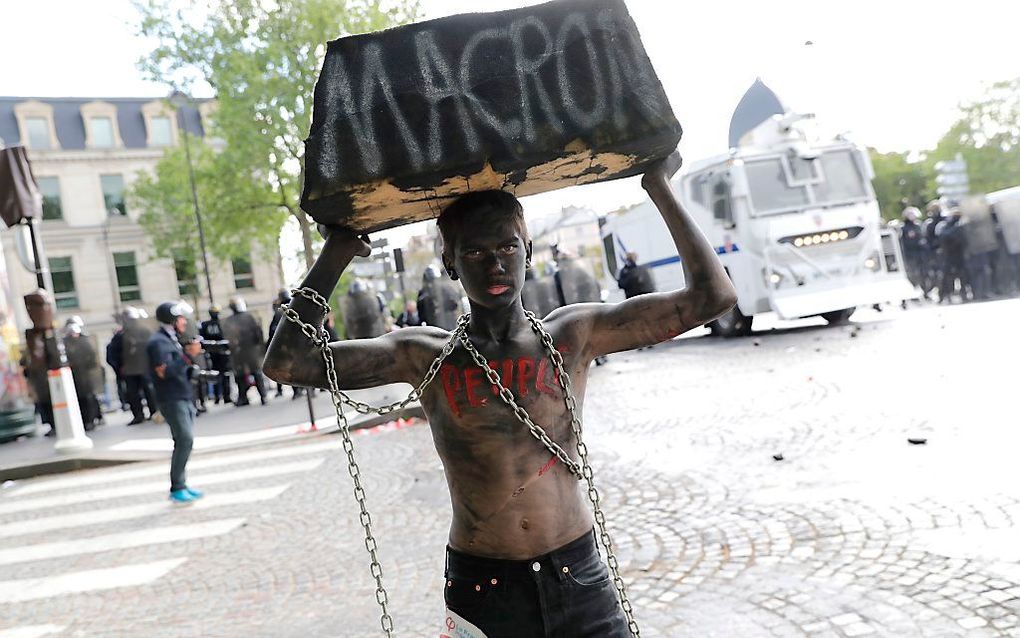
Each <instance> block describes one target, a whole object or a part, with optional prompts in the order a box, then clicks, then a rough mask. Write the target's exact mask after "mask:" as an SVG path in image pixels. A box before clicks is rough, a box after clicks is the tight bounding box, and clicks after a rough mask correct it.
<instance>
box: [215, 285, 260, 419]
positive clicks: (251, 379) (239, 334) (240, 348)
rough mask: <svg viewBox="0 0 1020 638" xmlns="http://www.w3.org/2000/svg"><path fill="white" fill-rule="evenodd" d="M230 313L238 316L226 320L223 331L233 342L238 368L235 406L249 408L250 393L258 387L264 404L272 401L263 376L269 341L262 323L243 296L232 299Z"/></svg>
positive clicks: (231, 348)
mask: <svg viewBox="0 0 1020 638" xmlns="http://www.w3.org/2000/svg"><path fill="white" fill-rule="evenodd" d="M230 310H231V311H232V312H233V313H234V314H232V315H230V316H229V317H227V318H226V319H225V320H224V321H223V332H224V334H225V335H226V337H227V340H229V341H230V359H231V362H232V363H233V366H234V379H236V381H237V401H236V402H235V405H237V406H239V407H242V406H246V405H249V401H248V390H250V389H251V388H252V386H254V387H255V389H256V390H257V391H258V393H259V399H260V400H261V401H262V405H266V404H267V403H268V402H269V401H268V399H267V398H266V384H265V379H264V377H263V376H262V359H263V357H265V354H266V341H265V337H264V336H263V334H262V327H261V326H259V323H258V320H256V319H255V317H253V316H252V315H251V314H250V313H249V312H248V306H247V304H246V303H245V301H244V299H243V298H242V297H239V296H238V297H233V298H232V299H231V300H230Z"/></svg>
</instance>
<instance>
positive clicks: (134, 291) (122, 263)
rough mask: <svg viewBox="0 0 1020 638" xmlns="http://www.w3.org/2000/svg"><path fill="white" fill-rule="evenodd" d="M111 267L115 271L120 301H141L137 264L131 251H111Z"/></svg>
mask: <svg viewBox="0 0 1020 638" xmlns="http://www.w3.org/2000/svg"><path fill="white" fill-rule="evenodd" d="M113 267H114V270H116V271H117V292H118V294H120V300H121V301H141V299H142V289H141V288H140V287H139V286H138V264H137V263H136V262H135V254H134V253H133V252H126V253H113Z"/></svg>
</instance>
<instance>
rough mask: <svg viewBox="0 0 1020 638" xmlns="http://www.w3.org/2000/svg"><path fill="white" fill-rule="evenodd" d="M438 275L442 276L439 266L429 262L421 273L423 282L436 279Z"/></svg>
mask: <svg viewBox="0 0 1020 638" xmlns="http://www.w3.org/2000/svg"><path fill="white" fill-rule="evenodd" d="M440 277H442V273H441V272H440V270H439V266H437V265H435V264H429V265H428V266H426V267H425V272H424V273H423V274H422V280H424V282H425V283H429V282H432V281H436V280H437V279H439V278H440Z"/></svg>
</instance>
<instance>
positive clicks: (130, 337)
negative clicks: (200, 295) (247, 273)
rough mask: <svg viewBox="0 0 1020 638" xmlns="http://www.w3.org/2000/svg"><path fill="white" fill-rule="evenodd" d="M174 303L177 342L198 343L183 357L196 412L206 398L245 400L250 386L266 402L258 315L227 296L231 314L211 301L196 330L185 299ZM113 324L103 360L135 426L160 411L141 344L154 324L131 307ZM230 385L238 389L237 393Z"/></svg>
mask: <svg viewBox="0 0 1020 638" xmlns="http://www.w3.org/2000/svg"><path fill="white" fill-rule="evenodd" d="M167 303H171V302H167ZM175 303H177V305H176V306H174V307H175V308H176V309H178V310H180V311H181V312H182V313H183V315H182V316H184V317H185V324H184V329H183V331H182V332H181V333H180V336H179V341H181V342H182V343H185V344H187V343H198V344H199V345H200V348H199V349H198V351H197V352H196V353H195V354H194V355H193V356H191V355H187V356H186V357H185V358H186V360H187V363H188V383H189V385H190V387H191V388H192V402H193V404H194V407H195V411H196V413H199V414H201V413H203V412H205V411H206V407H205V404H206V402H207V401H208V400H210V399H212V400H213V402H214V403H221V402H223V403H233V404H235V405H237V406H246V405H249V404H250V402H249V396H248V395H249V394H250V391H251V389H252V388H254V389H255V390H256V393H257V394H258V397H259V400H260V401H261V402H262V404H263V405H265V404H266V403H268V394H267V391H266V383H265V379H264V377H263V375H262V358H263V356H264V355H265V348H266V338H265V336H264V335H263V332H262V328H261V326H260V325H259V322H258V320H257V319H256V318H255V317H254V316H252V315H251V313H249V312H248V310H247V306H246V305H245V302H244V300H243V299H242V298H240V297H235V298H233V299H231V300H230V311H231V314H230V316H228V317H222V316H221V312H220V309H219V307H217V306H212V307H211V308H210V309H209V317H208V318H207V319H206V320H204V321H202V322H201V324H200V325H198V327H197V329H196V327H195V325H194V322H193V321H192V320H191V315H192V314H193V311H192V309H191V307H190V306H189V305H188V304H187V303H185V302H175ZM162 307H163V305H162V304H161V305H160V306H159V307H157V313H156V317H155V318H156V320H157V322H158V323H159V324H165V323H166V322H165V321H164V319H167V318H169V315H165V314H164V316H163V317H162V318H161V317H160V314H159V308H162ZM117 323H118V328H117V331H116V332H115V333H114V335H113V338H112V339H111V340H110V343H109V344H108V345H107V347H106V362H107V364H108V365H109V366H110V367H111V368H112V369H113V372H114V375H115V376H116V380H117V394H118V397H119V399H120V403H121V408H122V409H124V410H130V411H131V417H132V418H131V421H129V422H128V425H138V424H140V423H143V422H145V421H146V420H149V419H152V418H153V417H154V416H155V415H156V414H157V413H158V412H159V411H160V410H159V405H158V403H159V398H158V396H157V395H156V393H155V392H154V381H153V373H152V371H151V369H150V368H151V361H150V357H149V353H148V351H147V349H146V348H147V346H148V344H149V341H150V339H151V338H152V336H153V335H154V334H158V329H159V326H156V325H153V323H152V322H151V321H150V319H149V315H148V313H147V312H146V311H145V310H143V309H141V308H136V307H127V308H124V309H123V310H122V311H121V312H120V314H119V315H118V317H117ZM72 372H74V370H73V368H72ZM77 376H78V375H77V374H75V377H76V378H77ZM234 386H236V388H237V389H236V395H235V394H234V388H233V387H234ZM164 416H165V415H164Z"/></svg>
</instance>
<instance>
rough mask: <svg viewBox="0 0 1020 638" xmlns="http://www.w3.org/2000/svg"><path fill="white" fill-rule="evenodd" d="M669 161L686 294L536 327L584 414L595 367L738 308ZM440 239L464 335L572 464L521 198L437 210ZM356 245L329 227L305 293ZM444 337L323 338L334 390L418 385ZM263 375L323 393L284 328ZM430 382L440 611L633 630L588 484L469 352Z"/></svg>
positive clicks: (320, 284)
mask: <svg viewBox="0 0 1020 638" xmlns="http://www.w3.org/2000/svg"><path fill="white" fill-rule="evenodd" d="M677 167H679V156H678V155H676V154H674V155H673V156H672V157H671V158H669V159H667V160H664V161H662V162H659V163H657V164H656V165H655V166H653V167H652V168H650V169H649V170H648V171H647V172H646V173H645V175H644V177H643V180H642V186H643V187H644V188H645V190H646V191H647V192H648V194H649V195H650V196H651V198H652V201H653V202H655V205H656V206H657V207H658V209H659V211H660V212H661V213H662V217H663V219H664V220H665V222H666V225H667V227H668V228H669V231H670V233H671V234H672V237H673V240H674V241H675V242H676V246H677V250H678V251H679V253H680V255H682V256H683V265H684V268H685V275H686V281H687V282H688V283H687V287H686V288H685V289H684V290H679V291H673V292H662V293H653V294H647V295H641V296H639V297H635V298H633V299H629V300H627V301H625V302H623V303H619V304H599V303H588V304H575V305H570V306H565V307H563V308H559V309H557V310H555V311H553V312H552V313H550V314H549V316H548V317H546V318H545V319H544V321H543V323H544V325H545V328H546V330H547V331H548V332H549V334H550V335H551V336H552V338H553V341H554V343H555V346H556V349H557V350H559V352H560V353H562V358H563V367H564V370H565V371H566V372H567V374H569V376H570V379H571V380H572V387H573V391H574V394H575V397H576V399H577V404H578V409H579V410H580V407H581V405H582V403H583V399H584V390H585V386H586V382H587V374H588V368H589V364H590V363H591V362H592V361H593V360H594V359H595V357H597V356H600V355H605V354H609V353H612V352H620V351H623V350H631V349H633V348H639V347H642V346H648V345H651V344H654V343H658V342H660V341H663V340H666V339H671V338H673V337H675V336H676V335H679V334H680V333H682V332H685V331H687V330H690V329H691V328H694V327H697V326H700V325H702V324H704V323H707V322H709V321H711V320H713V319H715V318H716V317H718V316H719V315H721V314H723V313H725V312H726V311H728V310H729V309H730V308H731V307H732V306H733V304H734V303H735V302H736V293H735V291H734V289H733V286H732V284H731V283H730V281H729V278H728V276H727V275H726V272H725V271H724V270H723V267H722V264H721V263H720V262H719V260H718V258H717V257H716V254H715V251H714V250H713V249H712V246H711V245H709V243H708V241H707V240H706V239H705V237H704V236H703V235H702V233H701V231H700V230H698V228H697V226H696V225H695V223H694V221H693V220H692V219H691V217H690V216H689V215H688V213H687V212H686V211H685V210H684V209H683V207H682V206H681V205H680V202H679V201H678V200H677V198H676V196H675V195H674V193H673V191H672V188H671V187H670V184H669V179H670V177H671V176H672V174H673V173H674V172H675V170H676V168H677ZM439 229H440V232H441V233H442V236H443V243H444V248H443V264H444V266H445V267H446V269H447V271H448V272H449V274H450V276H451V278H453V279H459V280H460V281H461V283H462V284H463V286H464V290H465V292H466V293H467V296H468V298H469V299H470V301H471V319H470V322H469V324H468V326H467V337H468V338H469V339H470V341H471V343H472V344H473V345H474V346H475V348H476V349H477V350H478V351H480V352H481V354H482V355H484V357H485V358H486V359H488V360H489V362H490V365H491V366H492V367H493V368H494V369H495V370H496V371H497V372H498V374H499V375H500V377H501V381H502V383H503V385H504V386H505V387H507V388H508V389H510V390H511V391H512V392H513V395H514V398H515V400H516V401H517V403H518V404H519V405H520V406H522V407H523V408H524V409H525V410H527V412H528V414H529V415H530V416H531V418H532V419H533V421H534V422H535V423H537V424H538V425H540V426H541V427H542V428H543V429H544V430H545V431H546V433H547V434H548V435H549V437H550V438H551V439H552V440H553V441H555V442H557V443H558V444H559V445H560V446H561V447H562V448H563V449H564V450H567V451H568V452H569V454H570V456H571V458H574V459H575V460H576V442H575V441H574V436H573V434H572V430H571V425H570V422H571V419H570V414H569V412H568V410H567V409H566V407H565V404H564V397H563V391H562V389H561V387H560V385H559V383H558V382H557V375H556V369H555V367H554V366H553V365H552V364H551V363H550V361H549V356H548V355H547V353H546V351H545V350H544V349H543V346H542V344H541V342H540V339H539V337H538V336H537V335H536V333H535V332H534V331H533V330H532V326H531V324H530V323H529V321H528V318H527V317H526V316H525V314H524V309H523V307H522V305H521V288H522V285H523V283H524V273H525V269H526V268H527V267H528V265H529V262H530V260H531V241H530V239H529V236H528V231H527V228H526V226H525V224H524V217H523V212H522V209H521V205H520V203H519V202H518V201H517V199H516V198H515V197H514V196H512V195H510V194H509V193H505V192H501V191H483V192H477V193H471V194H468V195H464V196H462V197H461V198H459V199H457V200H455V201H454V202H453V203H452V204H450V205H449V206H448V207H447V208H446V209H445V210H444V211H443V213H442V215H441V216H440V217H439ZM366 239H367V238H364V237H363V238H360V239H359V238H358V237H356V236H355V235H354V234H353V233H351V232H349V231H346V230H343V229H339V228H336V229H329V230H328V232H327V237H326V244H325V246H324V247H323V250H322V254H321V255H320V256H319V258H318V259H317V260H316V262H315V265H314V266H312V269H311V270H310V271H309V273H308V276H307V277H306V278H305V280H304V282H303V283H302V286H304V287H308V288H311V289H314V290H315V291H317V292H318V293H320V294H321V295H322V296H323V297H326V298H328V297H329V295H330V293H331V292H332V291H333V288H334V287H335V286H336V283H337V281H338V279H339V277H340V274H341V272H342V271H343V270H344V268H346V267H347V265H348V264H349V263H350V261H351V260H352V259H353V258H354V257H355V256H357V255H361V256H367V255H368V254H369V252H370V247H369V245H368V243H367V242H366V241H365V240H366ZM292 308H293V309H294V310H295V311H296V312H297V313H298V314H299V315H300V317H301V318H302V320H303V321H304V322H306V323H315V322H317V321H318V319H319V317H320V316H321V315H320V311H319V310H318V308H317V307H316V306H315V305H314V304H313V303H312V302H310V301H308V300H307V299H304V298H303V297H300V296H295V297H294V301H293V303H292ZM449 339H450V333H449V332H447V331H445V330H442V329H440V328H435V327H417V328H407V329H405V330H398V331H396V332H392V333H389V334H387V335H384V336H382V337H378V338H375V339H363V340H355V341H339V342H336V343H331V344H330V349H331V351H332V353H333V357H334V361H335V365H336V368H337V375H338V378H339V381H340V384H341V389H358V388H368V387H372V386H377V385H382V384H386V383H395V382H405V383H410V384H412V385H417V384H418V383H419V382H420V381H421V379H422V377H423V375H424V374H425V373H426V371H427V369H428V367H429V365H430V364H431V363H432V361H433V360H434V359H435V358H436V356H437V355H438V354H439V353H440V351H441V350H442V349H443V346H444V345H445V344H446V343H447V341H449ZM265 371H266V373H267V374H268V375H269V376H270V377H272V378H273V379H276V380H277V381H279V382H281V383H285V384H288V385H301V386H315V387H319V388H327V387H328V385H327V380H326V374H325V365H324V362H323V361H322V358H321V357H320V356H318V355H317V353H314V352H312V345H311V344H310V343H309V340H308V338H307V337H305V336H304V334H302V332H301V330H300V329H299V328H298V327H297V326H296V325H295V324H294V323H292V322H288V321H284V322H282V323H281V324H280V328H279V329H278V331H277V333H276V336H275V338H274V339H273V343H272V344H271V346H270V348H269V352H268V354H267V356H266V361H265ZM438 377H439V378H437V379H436V381H434V382H433V383H432V384H431V385H430V386H429V387H428V388H427V389H426V391H425V392H424V394H423V396H422V397H421V404H422V407H423V408H424V410H425V414H426V415H427V416H428V421H429V425H430V427H431V428H432V436H433V440H434V441H435V445H436V450H437V451H438V453H439V456H440V458H441V459H442V461H443V465H444V467H445V469H446V477H447V482H448V484H449V487H450V497H451V500H452V503H453V522H452V524H451V527H450V537H449V546H448V547H447V569H446V571H447V573H446V587H445V594H446V603H447V608H448V611H449V612H451V614H450V617H452V618H456V619H457V622H459V623H462V626H469V627H471V626H473V628H472V630H475V629H474V628H477V632H478V633H477V635H479V636H486V637H487V638H505V637H513V638H530V637H537V636H543V637H546V636H548V637H552V636H555V637H557V638H571V637H585V638H596V637H597V638H616V637H625V636H628V635H629V633H628V625H627V621H626V619H625V617H624V614H623V612H622V609H621V607H620V604H619V602H618V601H617V598H616V591H615V588H614V586H613V582H612V581H611V579H610V577H609V574H608V573H607V569H606V567H605V565H604V564H603V563H602V562H601V560H600V559H599V555H598V550H597V547H596V541H595V535H594V534H593V517H592V514H591V512H590V505H589V503H588V501H587V498H586V495H585V490H584V489H583V486H584V483H583V482H579V481H578V480H577V477H576V476H575V475H574V474H573V473H571V471H570V468H568V467H566V466H565V465H564V464H563V463H562V462H559V461H557V459H556V457H555V456H554V455H553V454H552V453H550V451H549V450H548V449H547V448H546V447H545V446H544V445H543V444H542V443H540V442H539V441H538V440H537V439H536V438H534V437H533V436H532V434H531V433H530V432H529V429H528V428H527V427H526V426H525V425H523V424H522V423H521V422H520V421H519V420H518V419H517V418H515V416H514V413H513V411H512V410H511V409H509V408H508V407H507V405H506V404H505V403H504V402H503V401H502V400H501V398H500V396H499V394H498V391H497V390H498V389H497V388H495V387H494V386H493V385H492V384H490V383H489V382H488V381H487V380H486V376H485V374H484V372H483V371H482V370H481V368H480V367H479V366H478V365H477V364H476V363H475V362H474V360H473V359H472V358H471V356H470V354H469V353H468V352H467V351H466V349H465V348H464V346H463V345H460V344H458V346H457V348H456V349H455V350H453V352H452V353H451V354H450V356H449V357H448V358H447V359H446V362H445V364H444V365H443V366H442V368H441V369H440V373H439V375H438ZM464 620H466V621H467V623H469V624H468V625H463V621H464ZM468 635H472V634H468Z"/></svg>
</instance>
